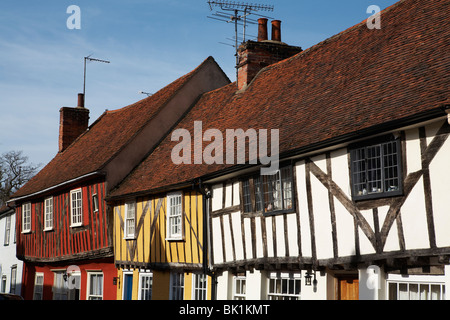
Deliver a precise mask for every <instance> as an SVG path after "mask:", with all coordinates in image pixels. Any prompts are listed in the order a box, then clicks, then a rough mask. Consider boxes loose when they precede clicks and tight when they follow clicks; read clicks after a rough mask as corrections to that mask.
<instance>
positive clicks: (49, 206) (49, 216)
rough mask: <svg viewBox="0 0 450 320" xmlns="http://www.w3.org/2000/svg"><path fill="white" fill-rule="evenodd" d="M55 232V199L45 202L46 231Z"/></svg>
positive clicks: (50, 198)
mask: <svg viewBox="0 0 450 320" xmlns="http://www.w3.org/2000/svg"><path fill="white" fill-rule="evenodd" d="M50 230H53V197H48V198H46V199H45V200H44V231H50Z"/></svg>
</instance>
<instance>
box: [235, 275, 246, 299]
mask: <svg viewBox="0 0 450 320" xmlns="http://www.w3.org/2000/svg"><path fill="white" fill-rule="evenodd" d="M233 285H234V286H233V300H246V296H245V295H246V291H247V290H246V289H247V277H246V276H235V277H234V279H233ZM238 289H239V290H238Z"/></svg>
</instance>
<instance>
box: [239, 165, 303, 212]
mask: <svg viewBox="0 0 450 320" xmlns="http://www.w3.org/2000/svg"><path fill="white" fill-rule="evenodd" d="M292 186H293V178H292V166H286V167H282V168H281V169H279V170H277V172H276V173H275V174H273V175H259V174H258V175H255V176H253V177H250V178H248V179H245V180H243V181H242V199H243V210H244V212H246V213H248V212H263V213H265V214H271V213H278V212H285V211H290V210H293V209H294V197H293V187H292ZM252 199H254V200H252Z"/></svg>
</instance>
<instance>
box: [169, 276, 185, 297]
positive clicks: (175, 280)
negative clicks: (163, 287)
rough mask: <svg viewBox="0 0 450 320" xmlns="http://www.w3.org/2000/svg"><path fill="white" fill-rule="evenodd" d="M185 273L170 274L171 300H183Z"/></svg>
mask: <svg viewBox="0 0 450 320" xmlns="http://www.w3.org/2000/svg"><path fill="white" fill-rule="evenodd" d="M183 298H184V273H171V274H170V300H183Z"/></svg>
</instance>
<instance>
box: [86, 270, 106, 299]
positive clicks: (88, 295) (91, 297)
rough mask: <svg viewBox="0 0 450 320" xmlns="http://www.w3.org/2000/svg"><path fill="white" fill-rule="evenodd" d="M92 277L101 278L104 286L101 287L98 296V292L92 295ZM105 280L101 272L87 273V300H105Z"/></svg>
mask: <svg viewBox="0 0 450 320" xmlns="http://www.w3.org/2000/svg"><path fill="white" fill-rule="evenodd" d="M92 276H97V277H99V276H101V281H102V286H101V293H100V294H98V292H94V293H91V288H93V287H92V281H91V277H92ZM104 278H105V277H104V276H103V272H101V271H88V272H87V290H86V300H103V292H104V284H105V281H104ZM98 298H99V299H98Z"/></svg>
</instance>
